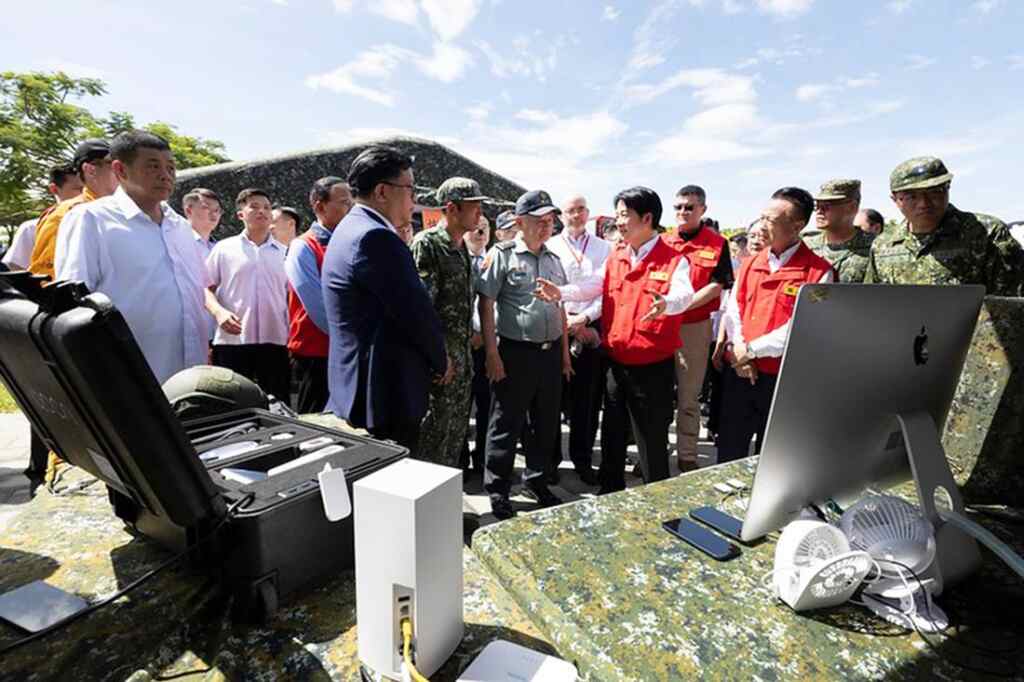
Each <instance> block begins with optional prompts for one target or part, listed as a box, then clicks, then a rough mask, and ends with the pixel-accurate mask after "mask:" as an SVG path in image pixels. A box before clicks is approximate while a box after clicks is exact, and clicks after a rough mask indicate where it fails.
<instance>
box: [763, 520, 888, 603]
mask: <svg viewBox="0 0 1024 682" xmlns="http://www.w3.org/2000/svg"><path fill="white" fill-rule="evenodd" d="M871 567H872V561H871V556H870V555H869V554H868V553H867V552H864V551H851V550H850V543H849V541H848V540H847V539H846V536H845V535H843V533H842V531H841V530H839V529H838V528H836V527H835V526H831V525H829V524H827V523H824V522H822V521H812V520H809V519H798V520H796V521H793V522H791V523H790V524H789V525H788V526H786V529H785V530H784V531H782V537H781V538H780V539H779V544H778V545H776V547H775V568H774V570H773V571H772V574H773V578H774V584H775V593H776V595H777V596H778V597H779V598H780V599H782V601H784V602H786V603H787V604H789V606H790V607H791V608H792V609H793V610H794V611H808V610H810V609H820V608H825V607H828V606H835V605H837V604H842V603H843V602H845V601H846V600H848V599H849V598H850V597H851V596H852V595H853V593H854V591H855V590H856V589H857V587H858V586H859V585H860V584H861V582H862V581H863V580H864V577H865V576H866V575H867V574H868V572H869V571H870V570H871Z"/></svg>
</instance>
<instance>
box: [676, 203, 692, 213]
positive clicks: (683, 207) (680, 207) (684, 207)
mask: <svg viewBox="0 0 1024 682" xmlns="http://www.w3.org/2000/svg"><path fill="white" fill-rule="evenodd" d="M672 208H674V209H675V210H677V211H683V212H689V211H696V210H697V204H672Z"/></svg>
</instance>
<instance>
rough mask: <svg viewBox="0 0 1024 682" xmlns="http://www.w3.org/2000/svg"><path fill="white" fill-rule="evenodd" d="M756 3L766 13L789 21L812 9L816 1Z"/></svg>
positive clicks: (793, 0)
mask: <svg viewBox="0 0 1024 682" xmlns="http://www.w3.org/2000/svg"><path fill="white" fill-rule="evenodd" d="M756 3H757V8H758V9H759V10H761V11H762V12H764V13H766V14H773V15H775V16H777V17H781V18H784V19H788V18H791V17H795V16H798V15H800V14H803V13H804V12H806V11H808V10H809V9H811V5H813V4H814V0H756Z"/></svg>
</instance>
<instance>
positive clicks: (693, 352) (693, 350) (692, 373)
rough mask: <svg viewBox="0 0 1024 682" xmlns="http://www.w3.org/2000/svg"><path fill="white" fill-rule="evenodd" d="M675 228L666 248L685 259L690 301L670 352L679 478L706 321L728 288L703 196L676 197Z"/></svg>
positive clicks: (693, 419)
mask: <svg viewBox="0 0 1024 682" xmlns="http://www.w3.org/2000/svg"><path fill="white" fill-rule="evenodd" d="M672 207H673V209H675V213H676V222H677V223H678V225H679V227H678V229H677V230H676V235H675V236H674V237H669V238H666V241H667V242H668V244H669V245H670V246H672V247H674V248H676V249H677V250H678V251H680V252H681V253H682V254H683V256H685V257H686V260H687V262H688V263H689V265H690V283H691V285H692V286H693V291H694V294H693V300H692V301H691V302H690V307H689V308H687V309H686V311H685V312H684V313H683V316H682V324H681V325H680V327H679V338H680V340H681V341H682V344H683V345H682V348H680V349H679V350H678V351H676V358H675V369H676V463H677V464H678V465H679V470H680V471H681V472H686V471H693V470H694V469H696V468H697V439H698V437H699V435H700V402H699V401H698V399H697V396H698V395H699V394H700V390H701V387H702V386H703V385H704V374H705V372H706V371H707V366H708V354H709V353H710V351H711V341H712V336H711V315H712V314H713V313H716V312H718V309H719V307H721V303H722V301H721V299H722V290H723V289H729V288H731V287H732V278H733V274H732V256H731V254H730V252H729V248H728V246H727V243H726V241H725V237H723V236H722V235H720V234H718V232H717V231H716V230H715V229H713V228H712V227H711V226H710V225H709V224H708V223H710V222H713V221H710V220H706V219H705V218H704V213H705V212H706V211H707V194H706V193H705V192H704V189H703V188H701V187H698V186H697V185H686V186H685V187H683V188H682V189H680V190H679V191H678V192H676V197H675V203H674V204H673V205H672Z"/></svg>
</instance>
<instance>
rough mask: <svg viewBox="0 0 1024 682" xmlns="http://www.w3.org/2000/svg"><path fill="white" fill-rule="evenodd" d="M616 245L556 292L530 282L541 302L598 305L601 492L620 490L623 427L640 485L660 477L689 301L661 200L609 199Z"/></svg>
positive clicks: (637, 190) (641, 193) (629, 195)
mask: <svg viewBox="0 0 1024 682" xmlns="http://www.w3.org/2000/svg"><path fill="white" fill-rule="evenodd" d="M615 212H616V223H617V225H618V228H619V231H620V232H621V233H622V235H623V242H622V243H621V244H619V245H618V246H616V247H615V249H614V250H613V251H612V252H611V253H610V254H609V256H608V260H607V261H606V262H605V264H604V265H603V266H602V267H601V268H600V269H599V270H598V271H597V272H596V273H594V274H593V275H591V276H590V277H587V278H586V279H582V280H580V281H579V282H577V283H576V284H569V285H566V286H562V287H559V286H556V285H555V284H553V283H552V282H549V281H547V280H543V279H539V278H538V280H537V293H536V295H537V296H538V297H539V298H541V299H542V300H546V301H557V300H566V301H587V300H590V299H592V298H594V297H595V296H597V295H598V294H601V296H602V303H601V343H602V344H603V345H604V346H605V348H606V349H607V355H608V370H607V372H606V376H605V402H604V408H605V410H604V418H603V419H602V421H601V468H600V471H599V472H598V478H599V479H600V483H601V489H600V491H599V493H598V494H605V493H611V492H616V491H618V490H623V489H624V488H625V487H626V483H625V480H624V471H625V463H626V432H627V421H628V422H629V423H631V424H632V425H633V427H634V428H633V435H634V437H635V438H636V443H637V449H638V450H639V451H640V471H641V475H642V476H643V478H644V482H646V483H651V482H654V481H660V480H663V479H665V478H668V475H669V467H668V427H669V425H670V424H671V423H672V416H673V415H672V413H673V409H672V406H673V398H674V397H675V354H676V351H677V350H679V346H680V337H679V327H680V325H681V324H682V313H683V311H685V310H686V309H687V307H689V305H690V302H691V301H692V300H693V285H692V284H691V283H690V266H689V264H688V263H687V260H686V258H685V257H684V256H683V254H682V252H680V251H678V250H677V249H675V248H673V247H671V246H669V245H668V244H667V243H666V242H665V240H663V239H662V238H661V235H660V231H661V226H660V220H661V213H662V207H661V199H659V198H658V195H657V194H656V193H655V192H654V190H652V189H649V188H647V187H631V188H630V189H625V190H623V191H621V192H619V193H618V194H617V195H616V196H615Z"/></svg>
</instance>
